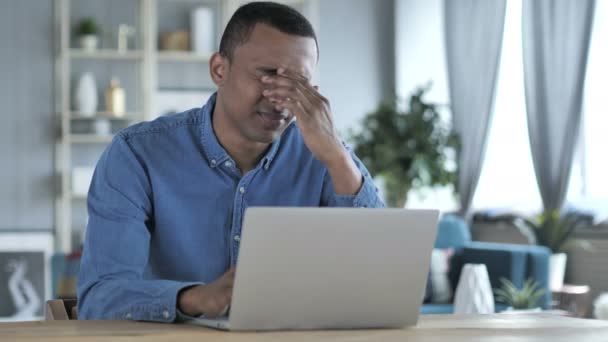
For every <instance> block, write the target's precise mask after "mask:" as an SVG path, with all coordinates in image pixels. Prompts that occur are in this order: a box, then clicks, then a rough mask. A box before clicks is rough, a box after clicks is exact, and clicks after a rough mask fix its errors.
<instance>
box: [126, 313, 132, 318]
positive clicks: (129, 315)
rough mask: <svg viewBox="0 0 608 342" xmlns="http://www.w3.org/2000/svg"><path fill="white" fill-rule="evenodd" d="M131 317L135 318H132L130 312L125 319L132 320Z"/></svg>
mask: <svg viewBox="0 0 608 342" xmlns="http://www.w3.org/2000/svg"><path fill="white" fill-rule="evenodd" d="M131 317H133V316H131V313H130V312H128V313H127V314H126V315H125V318H126V319H131Z"/></svg>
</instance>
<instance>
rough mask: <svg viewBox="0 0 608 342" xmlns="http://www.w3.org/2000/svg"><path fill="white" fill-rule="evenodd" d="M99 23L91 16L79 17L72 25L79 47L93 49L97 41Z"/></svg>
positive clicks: (95, 47) (86, 49)
mask: <svg viewBox="0 0 608 342" xmlns="http://www.w3.org/2000/svg"><path fill="white" fill-rule="evenodd" d="M100 31H101V30H100V29H99V25H97V21H95V19H94V18H92V17H86V18H83V19H81V20H80V21H79V22H78V23H77V24H76V26H75V27H74V33H75V34H76V37H78V40H79V42H80V47H81V48H82V49H83V50H85V51H89V52H91V51H95V50H96V49H97V45H98V42H99V38H98V35H99V33H100Z"/></svg>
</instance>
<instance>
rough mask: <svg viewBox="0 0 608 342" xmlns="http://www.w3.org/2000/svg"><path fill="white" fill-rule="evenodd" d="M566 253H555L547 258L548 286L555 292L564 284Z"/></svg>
mask: <svg viewBox="0 0 608 342" xmlns="http://www.w3.org/2000/svg"><path fill="white" fill-rule="evenodd" d="M567 259H568V256H567V255H566V253H555V254H552V255H551V257H550V258H549V288H550V289H551V291H554V292H557V291H559V290H560V289H561V288H562V286H564V275H565V274H566V261H567Z"/></svg>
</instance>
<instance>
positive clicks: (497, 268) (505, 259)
mask: <svg viewBox="0 0 608 342" xmlns="http://www.w3.org/2000/svg"><path fill="white" fill-rule="evenodd" d="M518 247H519V246H518V245H513V244H504V243H491V242H471V243H470V244H469V245H468V246H466V247H464V248H463V250H462V255H461V256H460V257H459V259H460V260H459V262H461V263H462V264H461V265H459V267H458V268H459V269H460V268H462V266H463V265H464V264H484V265H486V267H487V269H488V275H489V277H490V283H491V285H492V288H498V287H500V278H503V277H504V278H506V279H509V280H510V281H511V282H513V284H515V286H522V285H523V283H524V281H525V279H526V266H527V253H526V251H525V250H523V249H521V248H518Z"/></svg>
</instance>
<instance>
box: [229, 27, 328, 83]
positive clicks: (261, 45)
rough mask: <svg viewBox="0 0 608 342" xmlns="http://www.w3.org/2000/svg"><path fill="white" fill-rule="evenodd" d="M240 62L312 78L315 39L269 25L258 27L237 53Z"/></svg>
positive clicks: (314, 59) (315, 56) (236, 56)
mask: <svg viewBox="0 0 608 342" xmlns="http://www.w3.org/2000/svg"><path fill="white" fill-rule="evenodd" d="M234 55H235V56H234V57H235V59H239V60H240V61H239V62H245V63H247V64H253V65H255V67H274V68H279V67H285V68H288V69H290V70H293V71H295V72H297V73H300V74H302V75H306V76H310V74H311V73H312V71H313V69H314V67H315V65H316V61H317V48H316V44H315V41H314V39H313V38H309V37H300V36H295V35H289V34H285V33H282V32H280V31H278V30H276V29H273V28H271V27H268V26H267V25H256V27H255V29H254V31H253V32H252V33H251V36H250V37H249V39H248V40H247V41H246V42H245V43H244V44H242V45H240V46H238V47H237V48H236V49H235V51H234Z"/></svg>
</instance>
